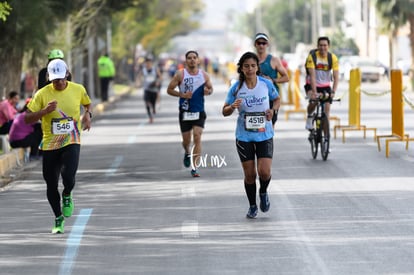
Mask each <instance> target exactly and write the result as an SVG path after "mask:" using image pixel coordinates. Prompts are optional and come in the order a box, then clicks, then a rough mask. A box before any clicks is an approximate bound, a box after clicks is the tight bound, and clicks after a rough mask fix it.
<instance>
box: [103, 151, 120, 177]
mask: <svg viewBox="0 0 414 275" xmlns="http://www.w3.org/2000/svg"><path fill="white" fill-rule="evenodd" d="M123 160H124V157H123V156H116V157H115V159H114V161H113V162H112V165H111V168H109V169H108V170H107V171H106V176H107V177H109V176H112V175H113V174H115V172H116V170H118V167H119V166H120V165H121V162H122V161H123Z"/></svg>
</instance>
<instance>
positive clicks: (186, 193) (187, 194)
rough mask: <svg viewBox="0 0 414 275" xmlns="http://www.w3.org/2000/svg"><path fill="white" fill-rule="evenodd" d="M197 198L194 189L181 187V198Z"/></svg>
mask: <svg viewBox="0 0 414 275" xmlns="http://www.w3.org/2000/svg"><path fill="white" fill-rule="evenodd" d="M195 196H196V191H195V188H194V187H181V197H183V198H193V197H195Z"/></svg>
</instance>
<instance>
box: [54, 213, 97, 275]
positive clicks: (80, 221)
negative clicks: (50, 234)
mask: <svg viewBox="0 0 414 275" xmlns="http://www.w3.org/2000/svg"><path fill="white" fill-rule="evenodd" d="M92 210H93V209H92V208H85V209H81V211H80V213H79V216H78V217H77V218H76V221H75V224H74V225H73V227H72V230H71V232H70V234H69V238H68V239H67V241H66V251H65V257H64V258H63V260H62V263H61V265H60V269H59V275H70V274H71V273H72V267H73V264H74V262H75V261H76V257H77V255H78V250H79V246H80V243H81V241H82V237H83V231H84V230H85V227H86V224H87V223H88V221H89V218H90V216H91V214H92Z"/></svg>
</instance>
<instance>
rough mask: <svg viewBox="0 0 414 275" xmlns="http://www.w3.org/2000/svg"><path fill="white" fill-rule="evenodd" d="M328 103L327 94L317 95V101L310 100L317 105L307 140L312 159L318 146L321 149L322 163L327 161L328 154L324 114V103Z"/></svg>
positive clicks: (327, 121)
mask: <svg viewBox="0 0 414 275" xmlns="http://www.w3.org/2000/svg"><path fill="white" fill-rule="evenodd" d="M328 101H329V94H328V93H326V92H322V93H319V97H318V98H317V99H311V100H310V102H313V103H317V104H316V108H315V112H314V113H313V119H312V125H313V128H312V130H309V131H310V133H309V137H308V140H309V142H310V144H311V152H312V157H313V159H316V157H317V156H318V147H319V146H318V145H320V148H321V156H322V159H323V160H324V161H326V160H327V159H328V154H329V142H330V134H329V120H328V118H327V116H326V113H325V103H326V102H328ZM332 101H340V99H332Z"/></svg>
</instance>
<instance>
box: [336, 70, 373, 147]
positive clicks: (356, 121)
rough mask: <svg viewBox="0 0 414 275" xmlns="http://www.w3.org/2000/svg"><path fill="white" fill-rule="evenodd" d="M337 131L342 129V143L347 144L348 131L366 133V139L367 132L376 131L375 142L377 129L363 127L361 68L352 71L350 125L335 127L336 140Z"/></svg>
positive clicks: (350, 82)
mask: <svg viewBox="0 0 414 275" xmlns="http://www.w3.org/2000/svg"><path fill="white" fill-rule="evenodd" d="M336 129H342V142H343V143H345V132H346V131H364V139H365V138H366V131H367V130H372V131H374V140H375V138H376V136H377V128H367V127H366V126H365V125H361V71H360V70H359V68H355V69H352V70H351V72H350V78H349V109H348V125H335V127H334V138H336Z"/></svg>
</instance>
